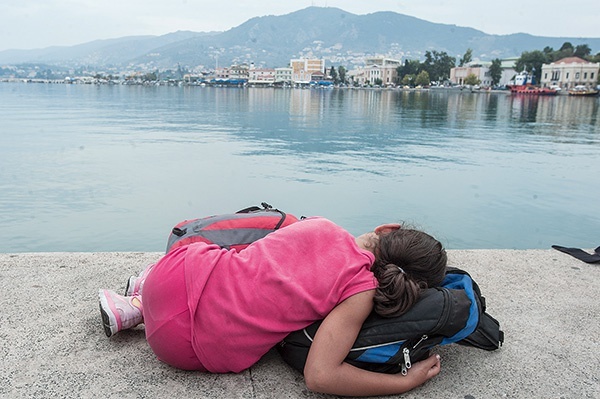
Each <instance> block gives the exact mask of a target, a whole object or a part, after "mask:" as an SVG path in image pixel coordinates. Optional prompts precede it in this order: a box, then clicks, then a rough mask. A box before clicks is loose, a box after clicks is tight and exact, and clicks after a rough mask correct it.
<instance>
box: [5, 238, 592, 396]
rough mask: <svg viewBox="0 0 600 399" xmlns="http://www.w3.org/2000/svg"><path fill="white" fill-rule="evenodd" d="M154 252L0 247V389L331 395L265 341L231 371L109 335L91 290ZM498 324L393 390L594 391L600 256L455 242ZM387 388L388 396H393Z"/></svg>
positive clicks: (139, 332) (120, 280) (112, 284)
mask: <svg viewBox="0 0 600 399" xmlns="http://www.w3.org/2000/svg"><path fill="white" fill-rule="evenodd" d="M160 255H161V254H158V253H19V254H0V286H1V290H0V304H1V309H0V321H1V322H0V362H1V367H0V397H1V398H56V397H61V398H145V397H154V398H178V397H189V398H245V399H262V398H330V397H331V396H328V395H320V394H315V393H312V392H310V391H308V390H307V389H306V387H305V385H304V380H303V377H302V376H301V375H300V374H299V373H298V372H296V371H294V370H293V369H291V368H290V367H289V366H287V365H286V364H285V363H284V362H283V361H282V360H281V359H280V358H279V356H278V354H277V353H276V352H274V351H272V352H270V353H269V354H267V355H266V356H265V357H264V358H263V359H262V360H261V361H260V362H259V363H258V364H256V365H255V366H253V367H252V368H251V369H249V370H247V371H245V372H243V373H241V374H227V375H212V374H204V373H197V372H186V371H180V370H176V369H173V368H171V367H169V366H167V365H165V364H163V363H161V362H159V361H158V360H156V358H155V357H154V355H153V353H152V352H151V350H150V348H149V347H148V345H147V344H146V341H145V339H144V330H143V326H140V327H137V328H136V329H133V330H130V331H125V332H122V333H119V334H117V335H115V336H114V337H112V338H110V339H109V338H107V337H106V336H105V335H104V332H103V329H102V326H101V320H100V315H99V311H98V297H97V292H98V288H110V289H114V290H117V291H118V292H121V291H123V290H124V287H125V283H126V281H127V278H128V277H129V276H130V275H132V274H137V272H138V271H139V270H141V269H142V267H144V266H145V265H146V264H148V263H150V262H154V261H156V260H157V259H158V258H159V257H160ZM449 258H450V264H451V265H454V266H458V267H461V268H463V269H465V270H467V271H468V272H469V273H470V274H471V275H472V276H473V278H474V279H475V280H476V281H477V282H478V283H479V285H480V287H481V289H482V292H483V294H484V296H485V297H486V299H487V304H488V311H489V313H490V314H491V315H493V316H494V317H495V318H497V319H498V320H499V321H500V323H501V327H502V329H503V330H504V333H505V343H504V346H503V347H502V348H501V349H500V350H498V351H495V352H485V351H482V350H478V349H473V348H468V347H463V346H458V345H448V346H445V347H441V348H438V349H437V350H436V352H437V353H439V354H440V355H441V357H442V372H441V373H440V375H439V376H437V377H436V378H434V379H433V380H431V381H429V382H427V383H426V384H425V385H423V386H421V387H419V388H417V389H415V390H413V391H411V392H409V393H406V394H404V395H398V397H402V398H406V399H413V398H456V399H488V398H544V399H547V398H557V399H559V398H564V399H567V398H577V399H580V398H600V367H599V366H600V300H599V295H600V264H586V263H583V262H581V261H579V260H577V259H575V258H572V257H570V256H569V255H566V254H564V253H561V252H557V251H555V250H552V249H548V250H528V251H516V250H454V251H449ZM392 397H394V396H392Z"/></svg>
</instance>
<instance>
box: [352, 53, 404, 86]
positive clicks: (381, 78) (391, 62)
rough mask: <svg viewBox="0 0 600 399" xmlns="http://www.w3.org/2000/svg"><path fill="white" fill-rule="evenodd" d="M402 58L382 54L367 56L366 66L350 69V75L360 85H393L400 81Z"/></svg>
mask: <svg viewBox="0 0 600 399" xmlns="http://www.w3.org/2000/svg"><path fill="white" fill-rule="evenodd" d="M401 65H402V63H401V61H400V60H395V59H392V58H386V57H382V56H377V57H369V58H365V66H363V67H359V68H357V69H354V70H352V71H349V73H348V76H349V77H350V79H352V80H353V81H354V82H355V83H356V84H358V85H360V86H366V85H375V84H377V83H378V82H381V85H383V86H393V85H395V84H396V83H398V67H399V66H401Z"/></svg>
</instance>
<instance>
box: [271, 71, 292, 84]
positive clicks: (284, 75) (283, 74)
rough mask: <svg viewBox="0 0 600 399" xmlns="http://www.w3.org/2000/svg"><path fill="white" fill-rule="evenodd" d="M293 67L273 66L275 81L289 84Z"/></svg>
mask: <svg viewBox="0 0 600 399" xmlns="http://www.w3.org/2000/svg"><path fill="white" fill-rule="evenodd" d="M292 74H293V69H292V68H275V83H280V84H284V83H287V84H291V83H292V81H293V79H292Z"/></svg>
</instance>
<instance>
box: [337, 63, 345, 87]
mask: <svg viewBox="0 0 600 399" xmlns="http://www.w3.org/2000/svg"><path fill="white" fill-rule="evenodd" d="M338 77H339V80H340V82H341V83H344V84H345V83H346V68H344V67H343V66H341V65H340V66H339V67H338Z"/></svg>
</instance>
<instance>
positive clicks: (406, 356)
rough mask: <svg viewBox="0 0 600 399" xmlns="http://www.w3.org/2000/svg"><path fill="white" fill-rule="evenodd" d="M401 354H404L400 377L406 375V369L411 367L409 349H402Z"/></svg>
mask: <svg viewBox="0 0 600 399" xmlns="http://www.w3.org/2000/svg"><path fill="white" fill-rule="evenodd" d="M402 353H403V354H404V363H402V375H406V374H408V369H409V368H411V367H412V363H411V362H410V349H408V348H404V349H402Z"/></svg>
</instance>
